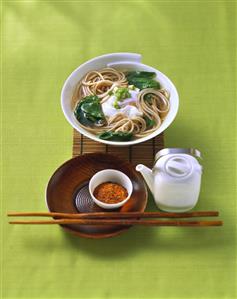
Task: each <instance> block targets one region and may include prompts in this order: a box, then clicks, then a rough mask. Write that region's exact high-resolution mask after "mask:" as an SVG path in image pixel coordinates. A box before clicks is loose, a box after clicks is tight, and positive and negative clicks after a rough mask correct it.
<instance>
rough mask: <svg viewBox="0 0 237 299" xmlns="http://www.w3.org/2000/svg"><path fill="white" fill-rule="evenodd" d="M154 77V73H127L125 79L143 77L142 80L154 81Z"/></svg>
mask: <svg viewBox="0 0 237 299" xmlns="http://www.w3.org/2000/svg"><path fill="white" fill-rule="evenodd" d="M155 76H156V73H154V72H143V71H141V72H139V71H135V72H129V73H127V78H129V77H132V78H134V77H143V78H149V79H154V78H155Z"/></svg>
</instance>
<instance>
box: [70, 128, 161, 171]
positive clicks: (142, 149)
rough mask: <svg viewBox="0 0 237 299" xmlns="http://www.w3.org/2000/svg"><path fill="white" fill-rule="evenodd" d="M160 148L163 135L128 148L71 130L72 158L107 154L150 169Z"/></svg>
mask: <svg viewBox="0 0 237 299" xmlns="http://www.w3.org/2000/svg"><path fill="white" fill-rule="evenodd" d="M162 148H164V134H163V133H162V134H161V135H159V136H157V137H155V138H153V139H151V140H148V141H146V142H143V143H140V144H136V145H133V146H130V147H128V146H127V147H124V146H123V147H119V146H111V145H105V144H103V143H100V142H96V141H93V140H91V139H89V138H87V137H85V136H83V135H81V134H80V133H79V132H77V131H76V130H73V149H72V153H73V157H76V156H78V155H82V154H86V153H93V152H107V153H110V154H113V155H116V156H118V157H119V158H121V159H123V160H127V161H131V162H132V164H133V165H134V166H135V165H137V164H138V163H142V164H145V165H147V166H148V167H152V165H153V162H154V156H155V154H156V153H157V152H158V151H159V150H160V149H162Z"/></svg>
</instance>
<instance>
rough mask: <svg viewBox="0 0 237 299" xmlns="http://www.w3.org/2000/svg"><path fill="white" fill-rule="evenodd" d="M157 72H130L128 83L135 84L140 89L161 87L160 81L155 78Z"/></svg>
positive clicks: (127, 76)
mask: <svg viewBox="0 0 237 299" xmlns="http://www.w3.org/2000/svg"><path fill="white" fill-rule="evenodd" d="M155 76H156V73H154V72H129V73H127V75H126V78H127V80H128V84H130V85H134V86H136V87H137V88H139V89H145V88H156V89H159V88H160V83H159V82H158V81H156V80H154V78H155Z"/></svg>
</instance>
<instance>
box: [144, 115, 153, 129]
mask: <svg viewBox="0 0 237 299" xmlns="http://www.w3.org/2000/svg"><path fill="white" fill-rule="evenodd" d="M144 119H145V121H146V125H147V127H148V128H151V127H153V126H154V125H155V121H154V119H151V118H149V117H147V116H146V115H145V116H144Z"/></svg>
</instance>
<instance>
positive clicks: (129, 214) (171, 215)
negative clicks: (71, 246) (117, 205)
mask: <svg viewBox="0 0 237 299" xmlns="http://www.w3.org/2000/svg"><path fill="white" fill-rule="evenodd" d="M7 215H8V216H14V217H20V216H25V217H29V216H36V217H38V216H41V217H59V218H72V219H101V218H110V219H116V218H119V219H121V218H128V219H130V218H131V219H132V218H191V217H215V216H218V215H219V212H218V211H196V212H186V213H167V212H96V213H77V214H69V213H56V212H9V213H8V214H7Z"/></svg>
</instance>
